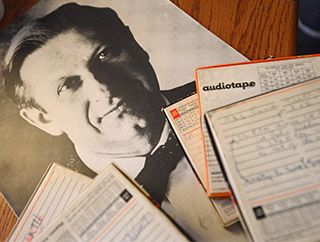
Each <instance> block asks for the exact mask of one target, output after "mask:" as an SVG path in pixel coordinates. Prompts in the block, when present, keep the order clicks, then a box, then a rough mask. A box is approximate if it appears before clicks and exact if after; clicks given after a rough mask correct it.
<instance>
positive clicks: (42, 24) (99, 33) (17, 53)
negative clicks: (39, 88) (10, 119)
mask: <svg viewBox="0 0 320 242" xmlns="http://www.w3.org/2000/svg"><path fill="white" fill-rule="evenodd" d="M69 30H75V31H77V32H78V33H80V34H81V35H84V36H86V37H87V38H89V39H90V40H96V41H101V42H102V43H103V41H105V40H111V41H113V42H115V43H117V42H119V43H121V42H123V41H124V39H126V41H127V42H129V44H131V45H134V46H135V47H138V48H139V49H140V50H141V51H142V52H143V53H144V54H146V53H145V52H144V50H143V49H142V48H141V47H140V46H139V44H138V43H137V42H136V41H135V39H134V37H133V36H132V34H131V32H130V30H129V28H128V27H127V26H125V25H124V24H123V22H122V21H121V20H120V18H119V17H118V16H117V14H116V13H115V12H114V11H113V10H112V9H110V8H96V7H90V6H80V5H78V4H75V3H68V4H65V5H63V6H61V7H59V8H58V9H56V10H54V11H53V12H51V13H50V14H48V15H46V16H44V17H42V18H39V19H36V20H34V21H32V22H31V23H29V24H27V25H26V26H24V27H23V28H22V29H21V30H20V31H19V32H18V33H17V34H16V36H15V37H14V38H13V39H12V42H11V45H10V47H9V49H8V51H7V53H6V56H5V60H4V72H3V76H4V81H5V88H6V92H7V94H8V96H9V97H10V98H11V99H12V100H13V101H14V102H15V103H16V104H17V105H18V107H19V108H22V107H35V108H38V109H40V110H43V111H45V110H44V109H43V108H42V107H41V106H40V105H39V104H37V102H36V101H35V100H34V98H33V97H31V96H30V95H28V93H27V91H26V86H25V85H24V83H23V80H22V79H21V76H20V69H21V66H22V64H23V62H24V60H25V59H26V58H27V56H28V55H30V54H32V53H33V52H34V51H35V50H37V49H39V48H41V47H42V46H43V45H45V44H46V43H47V41H48V40H50V39H52V38H53V37H55V36H57V35H59V34H61V33H63V32H66V31H69ZM146 55H147V54H146Z"/></svg>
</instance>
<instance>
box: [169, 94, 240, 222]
mask: <svg viewBox="0 0 320 242" xmlns="http://www.w3.org/2000/svg"><path fill="white" fill-rule="evenodd" d="M198 107H199V105H198V96H197V95H196V94H193V95H191V96H189V97H187V98H185V99H182V100H180V101H178V102H176V103H173V104H171V105H169V106H168V107H166V108H164V113H165V115H166V117H167V119H168V121H169V123H170V125H171V127H172V129H173V130H174V132H175V134H176V136H177V138H178V140H179V141H180V143H181V145H182V147H183V149H184V151H185V153H186V155H187V157H188V159H189V161H190V163H191V165H192V167H193V169H194V170H195V172H196V173H197V175H198V177H199V179H200V181H201V182H202V184H203V185H204V184H205V183H206V170H205V161H204V147H203V145H204V144H203V142H202V136H201V127H200V126H201V123H200V114H199V108H198ZM204 186H205V185H204ZM210 200H211V202H212V204H213V205H214V207H215V208H216V210H217V212H218V214H219V216H220V219H221V221H222V223H223V225H224V226H229V225H231V224H233V223H235V222H236V221H238V215H237V211H236V208H235V206H234V204H233V201H232V200H231V198H210Z"/></svg>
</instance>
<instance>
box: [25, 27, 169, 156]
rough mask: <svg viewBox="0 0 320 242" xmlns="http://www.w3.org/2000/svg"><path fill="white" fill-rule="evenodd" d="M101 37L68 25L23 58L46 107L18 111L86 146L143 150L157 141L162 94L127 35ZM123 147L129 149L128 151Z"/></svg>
mask: <svg viewBox="0 0 320 242" xmlns="http://www.w3.org/2000/svg"><path fill="white" fill-rule="evenodd" d="M110 39H111V40H110V41H101V40H94V38H90V34H87V35H83V34H80V33H79V32H77V31H76V30H72V29H71V30H68V31H65V32H62V33H60V34H58V35H57V36H55V37H53V38H52V39H50V40H48V41H47V42H46V43H45V44H44V45H43V46H42V47H40V48H38V49H36V50H35V51H34V52H33V53H31V54H30V55H28V56H27V57H26V59H25V60H24V62H23V64H22V66H21V69H20V76H21V79H22V81H23V83H24V86H25V87H24V88H25V91H26V93H27V94H28V95H30V96H31V97H33V98H34V100H35V101H36V102H37V103H38V104H39V105H40V106H41V107H42V108H43V110H44V111H42V112H40V113H38V114H36V115H38V116H37V117H33V114H32V112H30V110H31V108H23V109H22V110H21V111H20V113H21V114H22V116H24V117H27V118H28V119H29V122H33V119H34V121H35V120H36V119H39V120H40V122H41V123H40V125H38V122H39V121H35V123H34V124H35V125H36V126H38V127H39V126H40V128H42V129H43V130H45V131H47V132H48V133H51V134H53V135H59V134H61V133H66V134H67V135H68V137H69V138H70V139H71V141H72V142H73V143H74V144H75V145H76V147H80V148H83V149H86V150H91V151H93V152H95V153H99V154H107V155H111V156H113V157H130V156H140V155H145V154H147V153H149V152H150V151H151V150H152V149H153V147H154V146H155V145H156V144H157V142H158V140H159V137H160V135H161V131H162V127H163V124H164V120H163V117H162V115H161V111H160V110H161V107H162V106H163V102H164V101H163V98H162V96H161V93H160V91H159V86H158V82H157V79H156V75H155V73H154V71H153V68H152V66H151V64H150V63H149V60H148V56H147V54H146V53H145V52H144V51H143V50H142V49H141V47H140V46H139V47H138V45H137V44H136V42H134V43H133V42H132V41H128V40H126V39H125V38H124V39H123V40H121V41H120V43H119V41H112V38H110ZM124 152H125V153H124Z"/></svg>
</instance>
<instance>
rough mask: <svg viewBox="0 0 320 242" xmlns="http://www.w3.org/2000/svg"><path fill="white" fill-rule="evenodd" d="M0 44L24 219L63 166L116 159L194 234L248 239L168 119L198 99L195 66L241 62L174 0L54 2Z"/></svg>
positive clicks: (14, 181) (11, 188) (6, 147)
mask: <svg viewBox="0 0 320 242" xmlns="http://www.w3.org/2000/svg"><path fill="white" fill-rule="evenodd" d="M0 39H1V43H0V48H1V51H0V55H1V59H2V65H1V82H0V97H1V103H0V136H1V140H0V147H1V150H0V189H1V190H0V191H1V192H2V193H3V194H4V196H5V197H6V199H7V200H8V201H9V203H10V204H11V205H12V206H13V208H14V210H15V211H16V213H17V214H20V213H21V212H22V210H23V208H24V206H25V205H26V203H27V201H28V199H29V198H30V196H31V194H32V191H33V190H34V189H35V187H36V186H37V184H38V183H39V181H40V179H41V176H42V174H43V173H44V172H45V170H46V167H47V166H48V165H49V164H50V163H51V162H57V163H59V164H62V165H64V166H66V167H69V168H71V169H73V170H75V171H78V172H81V173H83V174H85V175H88V176H90V177H94V176H95V175H96V174H98V173H100V172H101V171H102V170H103V169H104V168H105V167H106V166H107V165H109V164H110V163H115V164H116V165H117V166H119V167H120V168H121V169H122V170H123V171H125V172H126V174H128V176H130V177H131V178H133V179H135V180H136V181H137V182H138V184H140V185H141V186H142V187H143V189H145V190H146V191H147V192H148V193H149V194H150V196H151V197H152V198H153V199H154V200H155V202H156V203H158V204H159V205H160V206H161V208H162V209H163V211H165V212H166V214H168V215H169V216H170V217H171V218H172V219H173V220H174V221H175V222H176V223H177V225H178V226H179V227H180V228H181V229H182V230H183V231H185V232H186V233H187V234H188V236H190V238H192V239H194V240H196V241H212V240H214V239H219V238H220V239H221V238H227V239H228V240H230V241H231V240H237V241H242V240H243V241H244V240H245V237H244V235H243V233H242V230H241V228H240V226H238V225H236V226H233V227H232V228H231V229H229V230H225V229H223V228H221V226H220V224H219V221H218V219H217V215H216V211H215V209H214V207H213V206H212V204H211V202H210V200H209V199H208V197H207V195H206V192H205V190H204V189H203V187H202V185H201V184H200V182H199V180H198V178H197V177H196V175H195V174H194V172H193V170H192V169H191V167H190V165H189V164H188V162H187V159H186V158H185V155H184V153H183V151H182V149H181V147H180V145H179V143H178V141H177V139H176V137H175V136H174V134H173V132H172V131H171V129H170V126H169V124H168V122H167V121H166V119H165V116H164V114H163V112H162V109H163V108H164V107H166V106H167V105H169V104H171V103H173V102H176V101H177V100H179V99H181V98H184V97H187V96H189V95H190V94H192V93H194V92H195V82H194V70H195V68H197V67H200V66H207V65H213V64H219V63H227V62H236V61H243V60H245V58H244V57H243V56H242V55H241V54H239V53H238V52H237V51H235V50H234V49H232V48H231V47H229V46H228V45H227V44H225V43H224V42H222V41H221V40H220V39H219V38H217V37H216V36H215V35H213V34H212V33H210V32H208V31H207V30H206V29H205V28H204V27H202V26H201V25H199V24H198V23H197V22H195V21H194V20H193V19H191V17H189V16H187V15H186V14H185V13H183V12H182V11H181V10H179V9H178V8H177V7H176V6H174V5H173V4H172V3H171V2H169V1H167V0H161V1H160V0H131V1H129V0H109V1H108V0H107V1H102V0H100V1H98V0H97V1H84V0H82V1H62V0H58V1H54V0H43V1H40V2H39V3H38V4H37V5H36V6H35V7H33V8H32V9H31V10H30V11H29V12H28V13H27V14H26V15H25V16H22V17H21V18H20V19H18V20H17V21H16V22H15V23H13V24H12V25H11V26H9V27H8V28H7V29H5V30H4V31H3V32H2V33H1V38H0Z"/></svg>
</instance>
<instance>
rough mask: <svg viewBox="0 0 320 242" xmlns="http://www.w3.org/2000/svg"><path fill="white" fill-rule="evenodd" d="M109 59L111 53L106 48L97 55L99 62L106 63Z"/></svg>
mask: <svg viewBox="0 0 320 242" xmlns="http://www.w3.org/2000/svg"><path fill="white" fill-rule="evenodd" d="M110 57H111V51H110V49H108V48H104V49H103V50H101V51H100V52H99V54H98V58H99V60H100V61H106V60H108V59H109V58H110Z"/></svg>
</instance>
